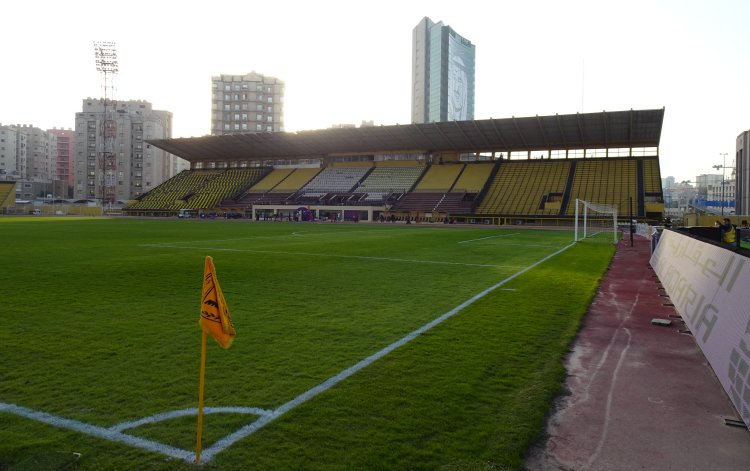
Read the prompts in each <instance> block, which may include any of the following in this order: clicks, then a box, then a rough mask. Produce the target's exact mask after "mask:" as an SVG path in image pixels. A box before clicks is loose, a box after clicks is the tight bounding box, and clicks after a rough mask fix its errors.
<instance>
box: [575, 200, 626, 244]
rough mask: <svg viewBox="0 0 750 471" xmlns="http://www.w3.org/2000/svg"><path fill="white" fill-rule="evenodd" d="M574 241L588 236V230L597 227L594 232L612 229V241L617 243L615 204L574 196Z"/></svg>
mask: <svg viewBox="0 0 750 471" xmlns="http://www.w3.org/2000/svg"><path fill="white" fill-rule="evenodd" d="M575 219H576V220H575V241H576V242H578V241H579V240H583V239H585V238H587V237H589V232H591V231H592V230H594V229H599V230H598V231H596V232H595V234H600V233H602V232H608V231H610V230H611V231H612V242H613V243H615V244H617V206H615V205H607V204H598V203H592V202H590V201H585V200H579V199H577V198H576V212H575ZM595 234H593V235H595Z"/></svg>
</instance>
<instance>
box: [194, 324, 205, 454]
mask: <svg viewBox="0 0 750 471" xmlns="http://www.w3.org/2000/svg"><path fill="white" fill-rule="evenodd" d="M205 377H206V331H203V335H202V337H201V373H200V381H199V383H200V385H199V389H200V390H199V392H198V438H197V441H196V445H195V462H196V463H200V462H201V434H202V432H203V386H204V385H205Z"/></svg>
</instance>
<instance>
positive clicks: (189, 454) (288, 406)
mask: <svg viewBox="0 0 750 471" xmlns="http://www.w3.org/2000/svg"><path fill="white" fill-rule="evenodd" d="M573 245H575V243H572V244H569V245H567V246H565V247H563V248H561V249H559V250H557V251H556V252H553V253H551V254H549V255H547V256H546V257H544V258H542V259H540V260H538V261H537V262H535V263H533V264H531V265H529V266H527V267H526V268H523V269H522V270H519V271H517V272H516V273H514V274H512V275H511V276H509V277H507V278H505V279H504V280H502V281H500V282H498V283H496V284H494V285H492V286H490V287H489V288H487V289H485V290H484V291H482V292H480V293H478V294H476V295H474V296H472V297H471V298H469V299H468V300H466V301H464V302H463V303H461V304H459V305H458V306H456V307H454V308H453V309H451V310H450V311H448V312H446V313H445V314H443V315H441V316H439V317H437V318H435V319H433V320H432V321H430V322H428V323H427V324H425V325H423V326H422V327H419V328H418V329H416V330H414V331H412V332H411V333H409V334H407V335H406V336H404V337H402V338H400V339H399V340H397V341H395V342H393V343H392V344H390V345H388V346H386V347H385V348H383V349H381V350H379V351H378V352H375V353H373V354H372V355H370V356H369V357H367V358H365V359H364V360H361V361H360V362H358V363H356V364H355V365H353V366H350V367H349V368H347V369H345V370H343V371H341V372H340V373H338V374H337V375H335V376H332V377H330V378H328V379H327V380H325V381H323V382H322V383H320V384H318V385H317V386H315V387H313V388H311V389H309V390H307V391H306V392H304V393H302V394H300V395H299V396H297V397H295V398H294V399H292V400H290V401H288V402H286V403H284V404H282V405H281V406H279V407H277V408H276V409H274V410H272V411H268V410H265V409H258V408H254V407H214V408H206V409H205V410H204V412H205V411H210V412H209V413H222V412H230V413H240V414H255V415H260V419H258V420H256V421H254V422H252V423H250V424H248V425H245V426H244V427H242V428H240V429H239V430H237V431H236V432H233V433H231V434H229V435H227V436H225V437H224V438H222V439H220V440H219V441H217V442H216V443H214V444H213V445H212V446H210V447H208V448H207V449H205V450H204V451H203V454H202V456H203V458H204V462H208V461H210V460H211V459H212V458H213V457H214V456H215V455H216V454H217V453H220V452H222V451H224V450H225V449H227V448H228V447H230V446H231V445H233V444H234V443H236V442H237V441H238V440H241V439H243V438H245V437H247V436H249V435H251V434H253V433H255V432H256V431H258V430H260V429H261V428H263V427H264V426H265V425H267V424H269V423H271V422H273V421H274V420H276V419H277V418H279V417H281V416H282V415H284V414H285V413H287V412H289V411H290V410H292V409H294V408H295V407H297V406H299V405H300V404H303V403H305V402H307V401H308V400H310V399H312V398H313V397H315V396H317V395H318V394H320V393H322V392H324V391H327V390H328V389H330V388H332V387H333V386H335V385H337V384H338V383H340V382H341V381H343V380H345V379H346V378H348V377H350V376H352V375H353V374H354V373H357V372H358V371H360V370H361V369H363V368H365V367H367V366H369V365H371V364H372V363H374V362H375V361H377V360H379V359H381V358H383V357H384V356H385V355H387V354H389V353H391V352H392V351H393V350H395V349H397V348H398V347H401V346H403V345H406V344H407V343H409V342H411V341H412V340H414V339H415V338H417V337H418V336H420V335H421V334H423V333H425V332H427V331H428V330H430V329H432V328H433V327H435V326H437V325H439V324H441V323H443V322H444V321H446V320H447V319H450V318H451V317H453V316H454V315H456V314H458V313H459V312H461V311H463V310H464V309H466V308H467V307H468V306H470V305H472V304H474V303H475V302H476V301H478V300H480V299H482V298H483V297H485V296H487V295H488V294H489V293H491V292H492V291H494V290H496V289H498V288H500V287H501V286H502V285H504V284H505V283H507V282H509V281H511V280H513V279H515V278H517V277H519V276H521V275H522V274H524V273H526V272H527V271H529V270H531V269H532V268H535V267H536V266H538V265H540V264H542V263H544V262H546V261H547V260H549V259H550V258H552V257H554V256H556V255H558V254H560V253H562V252H564V251H565V250H567V249H569V248H570V247H572V246H573ZM3 412H6V413H10V414H15V415H18V416H21V417H25V418H27V419H31V420H36V421H38V422H42V423H46V424H49V425H52V426H55V427H59V428H66V429H70V430H74V431H77V432H80V433H85V434H87V435H91V436H94V437H98V438H103V439H105V440H110V441H113V442H119V443H125V444H127V445H130V446H133V447H136V448H140V449H143V450H147V451H153V452H156V453H161V454H163V455H166V456H171V457H173V458H179V459H182V460H184V461H187V462H190V463H193V462H195V453H194V452H193V451H187V450H183V449H180V448H176V447H173V446H170V445H165V444H163V443H158V442H154V441H151V440H147V439H145V438H140V437H136V436H132V435H128V434H125V433H122V432H121V430H126V429H129V428H133V427H137V426H139V425H143V424H147V423H152V422H159V421H161V420H166V419H169V418H173V417H182V416H185V415H192V414H194V413H197V409H194V408H193V409H181V410H177V411H171V412H166V413H163V414H157V415H155V416H151V417H146V418H143V419H139V420H135V421H130V422H124V423H120V424H117V425H114V426H112V427H109V428H105V427H99V426H97V425H92V424H87V423H85V422H79V421H77V420H73V419H67V418H64V417H59V416H55V415H52V414H48V413H46V412H41V411H36V410H33V409H28V408H26V407H22V406H17V405H15V404H7V403H4V402H0V413H3Z"/></svg>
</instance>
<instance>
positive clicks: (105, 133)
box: [94, 41, 119, 205]
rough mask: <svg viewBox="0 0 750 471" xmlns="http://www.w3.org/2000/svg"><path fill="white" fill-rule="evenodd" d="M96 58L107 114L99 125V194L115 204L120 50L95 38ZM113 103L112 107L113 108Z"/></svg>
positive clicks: (105, 201) (97, 176) (97, 193)
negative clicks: (116, 86)
mask: <svg viewBox="0 0 750 471" xmlns="http://www.w3.org/2000/svg"><path fill="white" fill-rule="evenodd" d="M94 59H95V62H96V70H97V71H98V72H101V73H102V74H103V75H104V83H103V87H104V116H103V118H102V120H101V123H100V127H99V130H100V132H99V137H100V142H101V151H100V153H99V159H98V161H99V168H98V169H97V175H96V182H97V186H98V188H97V191H96V196H97V198H99V199H100V201H101V203H102V205H104V204H106V203H109V204H112V203H114V202H115V201H116V199H117V191H116V190H117V187H116V185H115V182H116V180H117V179H116V178H115V177H116V173H117V172H116V170H117V158H116V154H115V139H116V138H117V124H116V122H115V117H114V114H115V104H114V102H113V101H112V102H111V103H110V100H112V96H113V95H114V75H116V74H117V72H118V70H119V64H118V62H117V49H116V48H115V43H114V42H112V41H94ZM110 104H112V107H111V108H110V106H109V105H110Z"/></svg>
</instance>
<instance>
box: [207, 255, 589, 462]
mask: <svg viewBox="0 0 750 471" xmlns="http://www.w3.org/2000/svg"><path fill="white" fill-rule="evenodd" d="M573 245H575V243H573V244H569V245H566V246H565V247H563V248H561V249H560V250H558V251H556V252H553V253H551V254H549V255H547V256H546V257H544V258H542V259H541V260H539V261H537V262H535V263H533V264H531V265H529V266H528V267H526V268H524V269H522V270H519V271H517V272H516V273H514V274H512V275H511V276H509V277H507V278H505V279H504V280H502V281H500V282H498V283H496V284H494V285H492V286H490V287H489V288H487V289H485V290H484V291H482V292H481V293H478V294H476V295H474V296H473V297H471V298H470V299H468V300H466V301H464V302H463V303H461V304H459V305H458V306H456V307H454V308H453V309H451V310H450V311H448V312H446V313H445V314H443V315H441V316H440V317H437V318H436V319H433V320H432V321H430V322H428V323H427V324H425V325H423V326H422V327H420V328H418V329H416V330H414V331H412V332H411V333H409V334H407V335H406V336H404V337H402V338H401V339H399V340H397V341H395V342H393V343H392V344H390V345H388V346H387V347H385V348H383V349H382V350H380V351H378V352H376V353H373V354H372V355H370V356H369V357H367V358H365V359H364V360H361V361H360V362H359V363H357V364H355V365H353V366H350V367H349V368H347V369H345V370H344V371H342V372H340V373H339V374H337V375H335V376H332V377H330V378H328V379H327V380H325V381H323V382H322V383H320V384H319V385H317V386H315V387H313V388H311V389H309V390H307V391H306V392H304V393H302V394H300V395H299V396H297V397H295V398H294V399H292V400H291V401H289V402H287V403H285V404H283V405H281V406H280V407H278V408H276V409H275V410H273V411H272V412H271V414H269V415H266V416H264V417H261V418H260V419H258V420H256V421H255V422H253V423H250V424H248V425H245V426H244V427H242V428H241V429H239V430H237V431H236V432H233V433H230V434H229V435H227V436H226V437H224V438H222V439H221V440H219V441H217V442H216V443H214V444H213V445H211V446H210V447H208V448H207V449H205V450H204V451H203V453H202V456H204V457H205V459H206V461H208V460H210V459H211V458H213V457H214V455H216V454H217V453H220V452H222V451H224V450H225V449H226V448H228V447H230V446H231V445H233V444H234V443H235V442H237V441H238V440H242V439H243V438H245V437H247V436H249V435H251V434H253V433H255V432H256V431H258V430H260V429H261V428H263V427H264V426H265V425H267V424H269V423H270V422H273V421H274V420H276V419H277V418H279V417H281V416H282V415H284V414H285V413H286V412H289V411H290V410H292V409H294V408H295V407H297V406H298V405H300V404H303V403H305V402H307V401H308V400H310V399H312V398H313V397H315V396H317V395H318V394H320V393H322V392H324V391H327V390H328V389H330V388H332V387H333V386H335V385H336V384H338V383H340V382H341V381H343V380H345V379H346V378H348V377H350V376H351V375H353V374H354V373H356V372H358V371H359V370H361V369H363V368H365V367H366V366H369V365H371V364H372V363H374V362H375V361H377V360H379V359H380V358H382V357H384V356H385V355H387V354H389V353H391V352H392V351H393V350H395V349H397V348H398V347H401V346H403V345H405V344H407V343H409V342H410V341H412V340H414V339H415V338H417V337H418V336H419V335H421V334H423V333H425V332H427V331H428V330H430V329H432V328H433V327H435V326H436V325H439V324H441V323H442V322H444V321H446V320H447V319H450V318H451V317H453V316H454V315H456V314H458V313H459V312H461V311H463V310H464V309H466V308H467V307H469V306H470V305H472V304H474V303H475V302H476V301H478V300H480V299H482V298H483V297H485V296H487V295H488V294H489V293H491V292H492V291H494V290H496V289H497V288H499V287H501V286H502V285H504V284H505V283H507V282H509V281H511V280H513V279H515V278H517V277H519V276H521V275H522V274H524V273H526V272H527V271H529V270H531V269H532V268H534V267H537V266H538V265H540V264H542V263H544V262H546V261H547V260H549V259H550V258H552V257H554V256H556V255H558V254H560V253H562V252H564V251H565V250H567V249H569V248H570V247H572V246H573Z"/></svg>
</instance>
